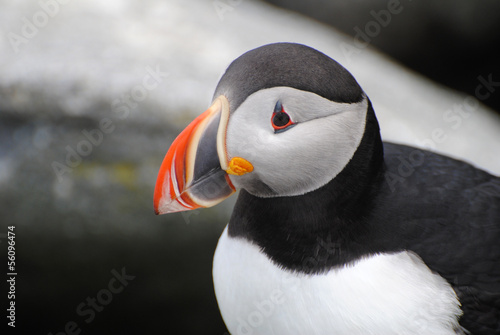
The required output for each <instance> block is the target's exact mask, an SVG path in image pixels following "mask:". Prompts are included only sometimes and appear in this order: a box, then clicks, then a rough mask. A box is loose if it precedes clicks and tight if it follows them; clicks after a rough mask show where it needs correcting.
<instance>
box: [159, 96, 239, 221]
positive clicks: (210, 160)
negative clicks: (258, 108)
mask: <svg viewBox="0 0 500 335" xmlns="http://www.w3.org/2000/svg"><path fill="white" fill-rule="evenodd" d="M228 121H229V102H228V100H227V98H226V97H224V96H219V97H218V98H217V99H215V101H214V103H213V104H212V106H210V108H209V109H207V110H206V111H205V112H204V113H203V114H201V115H200V116H198V117H197V118H196V119H195V120H194V121H193V122H192V123H191V124H190V125H189V126H187V128H186V129H184V131H182V133H180V134H179V136H178V137H177V138H176V139H175V140H174V142H173V143H172V145H171V147H170V149H169V150H168V152H167V154H166V156H165V158H164V160H163V163H162V164H161V167H160V171H159V172H158V178H157V180H156V187H155V192H154V209H155V213H156V214H165V213H174V212H180V211H187V210H191V209H196V208H200V207H211V206H214V205H216V204H218V203H219V202H221V201H223V200H224V199H226V198H228V197H229V196H231V195H232V194H233V193H234V192H235V188H234V186H233V184H232V183H231V180H230V179H229V175H228V174H227V173H226V171H229V172H230V173H231V171H232V170H231V168H229V163H230V162H229V161H228V157H227V152H226V129H227V123H228ZM240 165H241V164H240Z"/></svg>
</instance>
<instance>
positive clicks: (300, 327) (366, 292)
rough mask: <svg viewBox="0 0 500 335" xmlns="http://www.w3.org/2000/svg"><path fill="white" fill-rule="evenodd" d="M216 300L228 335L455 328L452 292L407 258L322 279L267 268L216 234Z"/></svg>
mask: <svg viewBox="0 0 500 335" xmlns="http://www.w3.org/2000/svg"><path fill="white" fill-rule="evenodd" d="M213 277H214V286H215V292H216V295H217V301H218V303H219V308H220V310H221V313H222V316H223V318H224V321H225V323H226V325H227V327H228V329H229V331H230V332H231V334H233V335H243V334H244V335H249V334H259V335H267V334H273V335H281V334H283V335H290V334H308V335H323V334H324V335H333V334H339V335H358V334H359V335H361V334H363V335H370V334H371V335H392V334H394V335H410V334H415V335H416V334H419V335H420V334H427V335H438V334H439V335H447V334H450V335H451V334H456V333H455V329H460V327H459V325H458V322H457V318H458V316H460V315H461V313H462V312H461V310H460V303H459V301H458V300H457V297H456V294H455V292H454V290H453V289H452V287H451V286H450V285H449V284H448V283H447V282H446V281H445V280H444V279H443V278H442V277H440V276H439V275H437V274H434V273H432V272H431V271H430V270H429V268H428V267H427V266H426V265H425V264H424V263H423V261H422V260H421V259H420V258H419V257H418V256H416V255H415V254H413V253H410V252H400V253H397V254H379V255H376V256H372V257H369V258H365V259H362V260H360V261H358V262H356V263H355V264H354V265H351V266H346V267H343V268H341V269H338V270H332V271H330V272H328V273H327V274H321V275H304V274H296V273H292V272H289V271H285V270H282V269H280V268H279V267H277V266H276V265H275V264H273V263H272V262H271V261H270V260H269V258H268V257H267V256H265V255H264V254H263V253H262V252H261V251H260V250H259V248H258V247H257V246H255V245H253V244H251V243H250V242H248V241H246V240H244V239H239V238H237V239H236V238H229V237H228V235H227V228H226V230H225V231H224V233H223V234H222V236H221V238H220V240H219V244H218V246H217V250H216V252H215V256H214V265H213Z"/></svg>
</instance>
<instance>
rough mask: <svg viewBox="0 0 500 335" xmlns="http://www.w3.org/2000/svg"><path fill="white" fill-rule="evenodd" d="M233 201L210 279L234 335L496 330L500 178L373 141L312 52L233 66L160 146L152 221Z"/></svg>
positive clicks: (350, 97)
mask: <svg viewBox="0 0 500 335" xmlns="http://www.w3.org/2000/svg"><path fill="white" fill-rule="evenodd" d="M380 80H384V79H383V78H380ZM236 191H238V198H237V201H236V204H235V206H234V210H233V212H232V215H231V217H230V220H229V223H228V224H227V226H226V227H225V229H224V231H223V233H222V235H221V237H220V239H219V241H218V244H217V248H216V250H215V254H214V259H213V274H212V275H213V281H214V290H215V294H216V298H217V303H218V306H219V309H220V312H221V315H222V318H223V320H224V322H225V324H226V326H227V329H228V330H229V332H230V333H231V334H233V335H240V334H245V335H246V334H260V335H267V334H269V335H270V334H273V335H281V334H308V335H311V334H312V335H337V334H341V335H358V334H359V335H393V334H394V335H402V334H404V335H410V334H426V335H452V334H474V335H478V334H479V335H481V334H485V335H486V334H488V335H492V334H500V178H499V177H498V176H494V175H492V174H490V173H488V172H485V171H483V170H481V169H478V168H476V167H474V166H472V165H470V164H468V163H466V162H463V161H460V160H456V159H453V158H450V157H446V156H443V155H439V154H436V153H433V152H430V151H426V150H423V149H419V148H414V147H410V146H405V145H400V144H395V143H386V142H383V141H382V139H381V135H380V128H379V124H378V121H377V118H376V116H375V112H374V108H373V106H372V103H371V101H370V99H369V98H368V97H367V95H366V94H365V93H364V91H363V90H362V88H361V87H360V85H359V84H358V83H357V81H356V80H355V78H354V77H353V76H352V75H351V74H350V73H349V72H348V71H347V70H346V69H345V68H344V67H343V66H342V65H340V64H339V63H338V62H336V61H335V60H333V59H332V58H330V57H328V56H327V55H325V54H324V53H322V52H320V51H318V50H316V49H313V48H311V47H308V46H306V45H302V44H296V43H274V44H268V45H264V46H261V47H258V48H256V49H253V50H250V51H248V52H246V53H244V54H243V55H241V56H240V57H239V58H237V59H236V60H234V61H233V62H232V63H231V64H230V65H229V67H228V68H227V69H226V71H225V72H224V74H223V75H222V77H221V79H220V81H219V83H218V85H217V87H216V89H215V93H214V97H213V101H212V104H211V105H210V107H209V108H208V109H207V110H206V111H205V112H204V113H202V114H201V115H200V116H198V117H197V118H195V119H194V121H192V123H190V124H189V125H188V126H187V128H186V129H185V130H184V131H182V132H181V133H180V134H179V135H178V137H177V138H176V139H175V140H174V142H173V143H172V144H171V146H170V148H169V150H168V152H167V154H166V156H165V158H164V160H163V163H162V164H161V167H160V169H159V173H158V177H157V181H156V186H155V190H154V210H155V213H156V214H165V213H174V212H179V211H187V210H193V209H196V208H205V207H211V206H214V205H216V204H218V203H220V202H221V201H223V200H224V199H226V198H228V197H229V196H231V195H232V194H234V193H235V192H236Z"/></svg>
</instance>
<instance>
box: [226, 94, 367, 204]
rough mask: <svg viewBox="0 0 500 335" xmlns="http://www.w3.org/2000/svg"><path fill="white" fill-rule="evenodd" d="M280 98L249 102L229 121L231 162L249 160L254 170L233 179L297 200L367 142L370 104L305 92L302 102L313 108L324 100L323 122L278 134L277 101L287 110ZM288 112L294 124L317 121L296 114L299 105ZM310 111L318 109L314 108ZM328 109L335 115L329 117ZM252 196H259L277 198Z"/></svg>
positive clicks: (320, 119)
mask: <svg viewBox="0 0 500 335" xmlns="http://www.w3.org/2000/svg"><path fill="white" fill-rule="evenodd" d="M271 90H273V89H270V90H269V91H271ZM289 90H293V89H289ZM293 91H297V90H293ZM300 92H302V91H300ZM280 93H281V96H278V97H277V96H276V95H271V94H260V95H258V96H254V97H252V96H251V97H249V98H248V99H247V100H246V101H245V102H244V103H243V104H242V105H241V106H240V108H238V110H237V111H236V112H234V113H233V114H232V115H231V117H230V119H229V124H228V128H227V143H226V146H227V152H228V155H229V158H232V157H242V158H245V159H246V160H248V161H249V162H250V163H252V165H253V167H254V170H253V172H251V173H248V174H246V175H243V176H231V180H232V182H233V184H234V185H235V186H236V187H238V188H245V186H248V185H249V184H250V183H252V182H255V181H258V182H260V183H263V184H265V185H267V186H268V187H269V188H270V189H272V190H273V191H274V192H275V193H276V194H275V195H274V196H276V195H279V196H293V195H299V194H304V193H307V192H310V191H312V190H315V189H317V188H319V187H321V186H323V185H325V184H326V183H328V182H329V181H330V180H332V179H333V178H334V177H335V176H336V175H337V174H338V173H339V172H340V171H341V170H342V169H343V168H344V167H345V165H346V164H347V163H348V162H349V160H350V159H351V158H352V156H353V154H354V152H355V151H356V149H357V147H358V145H359V142H360V140H361V138H362V136H363V132H364V126H365V118H366V108H367V102H366V101H363V102H361V103H358V104H350V105H349V104H336V103H334V102H331V101H328V100H326V99H323V98H320V97H318V96H317V95H315V94H313V93H309V92H302V94H304V93H305V94H306V95H311V96H307V97H305V98H304V99H302V100H303V101H307V100H305V99H306V98H307V99H309V100H308V101H309V102H311V99H316V100H319V99H321V100H319V101H320V103H321V104H323V105H322V106H321V108H318V109H320V112H321V114H320V116H318V118H313V119H312V120H308V121H302V122H299V123H298V124H297V125H296V126H294V127H293V128H291V129H289V130H287V131H285V132H282V133H277V134H275V133H274V130H273V128H272V126H271V115H272V111H273V107H274V105H275V103H276V101H277V99H280V100H282V101H284V104H285V102H286V101H287V100H286V99H287V97H286V95H284V94H283V92H280ZM285 93H287V91H285ZM294 98H296V97H295V96H294ZM316 105H318V103H316ZM288 106H289V111H290V115H291V116H292V119H294V118H295V119H299V120H300V119H304V118H305V117H310V116H311V115H314V110H308V111H307V114H306V113H304V112H303V114H302V115H301V114H299V111H294V110H293V106H297V105H292V104H288ZM310 106H313V107H314V106H315V104H314V103H310V104H309V107H310ZM339 106H340V107H342V108H344V109H343V111H342V112H338V110H339V109H340V107H339ZM328 108H330V110H332V109H335V111H333V112H332V113H331V114H327V115H328V116H324V115H325V110H327V109H328ZM346 108H349V109H348V110H346ZM302 110H304V109H302ZM295 119H294V120H295ZM247 190H248V191H249V192H250V193H254V195H257V196H264V197H265V196H272V195H269V194H258V193H257V194H255V192H258V191H254V192H252V191H251V190H249V189H247Z"/></svg>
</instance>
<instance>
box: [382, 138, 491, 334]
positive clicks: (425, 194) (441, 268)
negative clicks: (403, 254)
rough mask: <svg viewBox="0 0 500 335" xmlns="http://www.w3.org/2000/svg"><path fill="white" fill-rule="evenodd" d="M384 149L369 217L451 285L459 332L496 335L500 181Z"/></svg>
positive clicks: (405, 150)
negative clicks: (381, 176) (379, 220)
mask: <svg viewBox="0 0 500 335" xmlns="http://www.w3.org/2000/svg"><path fill="white" fill-rule="evenodd" d="M384 151H385V163H386V170H385V180H384V182H383V186H382V190H381V193H380V196H379V197H378V201H379V202H384V203H383V204H379V205H380V206H377V208H384V213H376V215H378V216H379V217H383V218H385V220H386V224H387V225H388V227H389V229H390V228H391V227H393V228H394V229H393V231H396V232H398V234H400V236H399V238H400V241H401V242H400V243H401V244H402V245H401V246H402V247H403V248H405V249H408V250H412V251H414V252H416V253H417V254H419V255H420V257H422V259H423V260H424V262H425V263H426V264H427V266H429V268H430V269H431V270H433V271H435V272H437V273H439V274H440V275H441V276H442V277H444V278H445V279H446V280H448V282H449V283H450V284H451V285H452V287H453V288H454V289H455V291H456V293H457V295H458V297H459V299H460V302H461V304H462V310H463V311H464V315H463V316H462V318H461V320H460V323H461V325H462V326H463V327H464V328H466V329H467V330H469V331H470V332H471V333H472V334H476V335H477V334H488V335H491V334H500V178H499V177H496V176H493V175H490V174H488V173H486V172H484V171H482V170H479V169H477V168H474V167H473V166H471V165H469V164H467V163H464V162H461V161H458V160H454V159H451V158H448V157H444V156H441V155H437V154H433V153H430V152H428V151H423V150H420V149H415V148H411V147H407V146H402V145H395V144H389V143H385V144H384ZM386 228H387V227H386ZM384 230H385V229H384Z"/></svg>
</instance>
